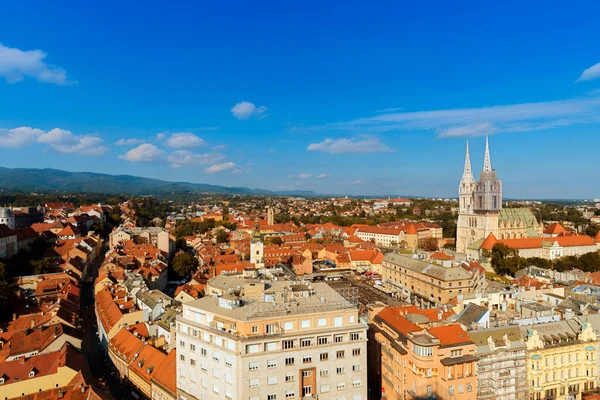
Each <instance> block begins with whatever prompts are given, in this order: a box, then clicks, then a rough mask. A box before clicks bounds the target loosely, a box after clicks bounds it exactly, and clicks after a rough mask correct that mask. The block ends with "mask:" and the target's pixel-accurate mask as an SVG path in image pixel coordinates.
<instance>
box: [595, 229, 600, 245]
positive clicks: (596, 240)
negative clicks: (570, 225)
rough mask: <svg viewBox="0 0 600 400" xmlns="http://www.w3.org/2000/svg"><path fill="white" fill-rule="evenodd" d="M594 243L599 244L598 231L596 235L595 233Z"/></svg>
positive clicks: (599, 234)
mask: <svg viewBox="0 0 600 400" xmlns="http://www.w3.org/2000/svg"><path fill="white" fill-rule="evenodd" d="M594 242H596V243H600V231H598V233H596V236H594Z"/></svg>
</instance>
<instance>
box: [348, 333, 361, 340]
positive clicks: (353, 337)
mask: <svg viewBox="0 0 600 400" xmlns="http://www.w3.org/2000/svg"><path fill="white" fill-rule="evenodd" d="M350 340H360V333H358V332H352V333H351V334H350Z"/></svg>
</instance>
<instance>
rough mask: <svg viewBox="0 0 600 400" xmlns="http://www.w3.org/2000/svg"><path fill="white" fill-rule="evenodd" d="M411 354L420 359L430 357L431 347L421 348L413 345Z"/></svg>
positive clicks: (431, 353)
mask: <svg viewBox="0 0 600 400" xmlns="http://www.w3.org/2000/svg"><path fill="white" fill-rule="evenodd" d="M413 352H414V353H415V354H416V355H418V356H421V357H431V356H432V355H433V349H432V348H431V347H421V346H418V345H416V344H414V343H413Z"/></svg>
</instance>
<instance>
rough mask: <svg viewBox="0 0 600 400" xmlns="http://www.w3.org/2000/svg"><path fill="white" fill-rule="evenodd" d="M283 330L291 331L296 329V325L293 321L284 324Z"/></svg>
mask: <svg viewBox="0 0 600 400" xmlns="http://www.w3.org/2000/svg"><path fill="white" fill-rule="evenodd" d="M283 329H285V330H291V329H294V323H293V322H291V321H288V322H284V323H283Z"/></svg>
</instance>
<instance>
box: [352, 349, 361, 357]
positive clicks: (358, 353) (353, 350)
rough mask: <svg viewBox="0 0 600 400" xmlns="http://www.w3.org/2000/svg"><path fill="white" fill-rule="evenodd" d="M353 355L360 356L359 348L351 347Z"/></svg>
mask: <svg viewBox="0 0 600 400" xmlns="http://www.w3.org/2000/svg"><path fill="white" fill-rule="evenodd" d="M352 355H353V356H360V349H352Z"/></svg>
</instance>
